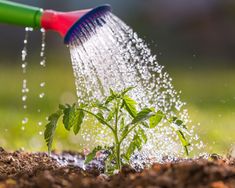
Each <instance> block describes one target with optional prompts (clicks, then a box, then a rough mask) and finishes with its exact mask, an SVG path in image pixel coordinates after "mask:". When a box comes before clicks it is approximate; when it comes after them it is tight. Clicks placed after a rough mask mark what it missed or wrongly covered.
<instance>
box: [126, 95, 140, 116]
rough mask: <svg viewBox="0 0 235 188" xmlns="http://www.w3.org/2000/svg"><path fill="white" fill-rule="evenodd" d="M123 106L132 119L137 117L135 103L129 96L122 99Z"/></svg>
mask: <svg viewBox="0 0 235 188" xmlns="http://www.w3.org/2000/svg"><path fill="white" fill-rule="evenodd" d="M123 105H124V106H125V109H126V110H127V112H128V113H129V114H130V115H131V116H132V117H133V118H134V117H135V116H136V115H137V110H136V102H135V101H134V100H133V99H132V98H130V97H129V96H127V95H125V96H124V97H123Z"/></svg>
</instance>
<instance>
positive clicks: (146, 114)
mask: <svg viewBox="0 0 235 188" xmlns="http://www.w3.org/2000/svg"><path fill="white" fill-rule="evenodd" d="M152 115H153V113H152V110H151V109H149V108H144V109H142V110H141V111H140V112H138V113H137V114H136V116H135V117H134V119H133V120H132V122H131V124H136V123H140V122H142V121H144V120H146V119H148V118H150V117H151V116H152Z"/></svg>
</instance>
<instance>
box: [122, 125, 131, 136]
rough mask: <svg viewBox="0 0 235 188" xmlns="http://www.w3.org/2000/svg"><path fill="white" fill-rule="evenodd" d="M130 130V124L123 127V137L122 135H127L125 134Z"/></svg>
mask: <svg viewBox="0 0 235 188" xmlns="http://www.w3.org/2000/svg"><path fill="white" fill-rule="evenodd" d="M128 130H129V126H125V127H123V128H122V129H121V130H120V131H122V133H121V138H122V137H125V135H126V133H127V132H128Z"/></svg>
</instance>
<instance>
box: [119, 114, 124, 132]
mask: <svg viewBox="0 0 235 188" xmlns="http://www.w3.org/2000/svg"><path fill="white" fill-rule="evenodd" d="M124 127H125V118H124V117H122V119H121V122H120V131H122V130H123V129H124Z"/></svg>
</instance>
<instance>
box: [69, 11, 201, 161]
mask: <svg viewBox="0 0 235 188" xmlns="http://www.w3.org/2000/svg"><path fill="white" fill-rule="evenodd" d="M98 21H99V22H100V23H103V26H102V27H100V26H98V24H97V22H95V21H94V22H92V21H91V20H90V22H87V23H85V24H84V27H83V28H81V32H80V33H79V34H77V35H76V33H74V34H75V35H76V36H75V39H74V40H72V41H71V42H70V44H69V48H70V53H71V59H72V66H73V72H74V76H75V79H76V81H75V84H76V89H77V96H78V103H83V102H89V101H93V100H95V99H99V100H100V99H102V98H103V97H104V96H107V95H108V94H109V88H112V89H113V90H116V91H121V90H123V89H124V88H127V87H130V86H135V88H134V89H133V90H132V91H130V93H129V94H130V96H131V97H132V98H134V99H135V100H136V101H137V102H138V103H139V104H140V106H139V108H142V107H145V106H153V107H155V108H156V109H160V110H162V111H163V112H165V113H166V114H167V116H168V117H172V116H177V117H179V118H181V119H182V120H183V121H184V123H186V124H188V123H190V120H189V117H188V112H187V110H186V109H183V106H184V105H185V103H184V102H182V101H181V100H180V96H179V94H178V92H176V91H175V89H174V87H173V85H172V78H171V77H170V76H169V74H168V73H167V72H165V71H164V70H163V68H164V67H163V66H162V65H159V64H158V62H157V61H156V56H155V55H152V53H151V51H150V49H149V48H148V46H147V44H146V43H145V42H144V41H143V40H142V39H141V38H139V37H138V35H137V34H136V33H135V32H134V31H133V30H132V29H131V28H130V27H129V26H127V25H126V24H125V23H124V22H123V21H121V20H120V19H119V18H118V17H116V16H115V15H113V14H112V13H107V14H105V15H104V16H103V18H102V19H99V18H98ZM87 33H89V35H88V34H87ZM166 123H167V122H162V123H161V125H160V126H157V127H156V128H155V129H147V130H146V132H147V135H148V142H147V144H146V145H145V146H144V147H143V149H142V151H140V152H139V153H138V156H139V159H138V160H137V161H142V160H146V159H149V158H150V157H151V158H153V159H154V160H155V161H161V159H162V157H163V156H166V155H167V156H168V157H172V159H173V158H174V157H177V156H182V155H183V153H184V150H183V149H182V147H181V145H180V144H179V142H178V141H177V135H176V133H175V131H174V125H172V126H171V127H169V126H164V124H166ZM96 129H97V131H101V130H102V129H98V128H97V127H96ZM103 131H104V130H103ZM185 134H186V135H189V136H190V141H191V143H194V142H195V140H196V139H197V138H198V136H197V135H196V134H195V133H194V130H193V128H191V129H189V131H186V130H185ZM100 135H102V136H98V138H97V137H96V138H95V139H93V140H95V143H96V144H97V145H98V144H99V145H100V144H101V145H103V144H104V145H109V144H111V141H110V139H105V138H106V137H108V133H103V134H100ZM82 136H83V138H84V139H85V140H87V139H88V140H90V139H91V138H92V137H93V135H91V134H90V131H89V129H86V127H85V128H84V127H83V131H82ZM125 145H128V144H127V143H124V147H123V148H125ZM202 145H203V144H202ZM194 146H195V144H191V146H190V147H189V151H192V150H193V147H194ZM197 146H198V148H199V144H198V145H197ZM200 147H201V146H200ZM134 156H135V157H136V156H137V155H134Z"/></svg>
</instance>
